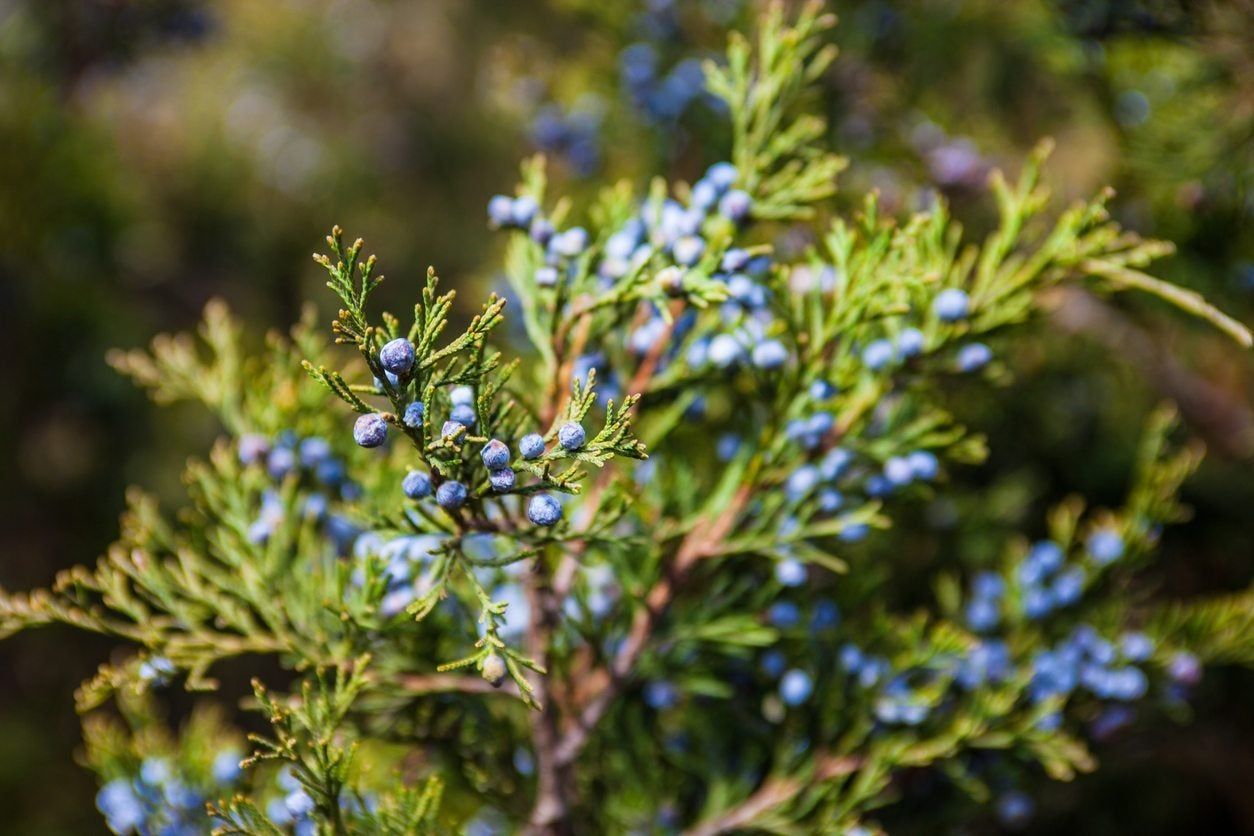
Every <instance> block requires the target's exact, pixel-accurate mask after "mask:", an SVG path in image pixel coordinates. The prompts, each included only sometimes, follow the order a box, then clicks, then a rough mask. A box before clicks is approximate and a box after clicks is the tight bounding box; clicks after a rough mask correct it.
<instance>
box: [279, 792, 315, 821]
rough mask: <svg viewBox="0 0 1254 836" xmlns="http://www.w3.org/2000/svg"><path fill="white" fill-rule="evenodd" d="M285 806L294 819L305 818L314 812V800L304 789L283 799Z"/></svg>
mask: <svg viewBox="0 0 1254 836" xmlns="http://www.w3.org/2000/svg"><path fill="white" fill-rule="evenodd" d="M283 806H284V807H286V808H287V812H288V813H289V814H291V815H292V816H293V817H294V818H298V819H300V818H304V817H306V816H308V815H309V814H310V813H312V812H313V810H314V800H313V798H312V797H310V795H309V793H307V792H305V791H304V790H303V789H298V790H293V791H292V792H290V793H288V795H287V797H286V798H284V799H283Z"/></svg>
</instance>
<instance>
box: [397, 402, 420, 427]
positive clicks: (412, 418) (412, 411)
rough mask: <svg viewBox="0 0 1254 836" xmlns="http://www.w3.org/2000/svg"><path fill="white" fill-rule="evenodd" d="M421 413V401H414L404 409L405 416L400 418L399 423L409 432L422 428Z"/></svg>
mask: <svg viewBox="0 0 1254 836" xmlns="http://www.w3.org/2000/svg"><path fill="white" fill-rule="evenodd" d="M422 413H423V406H422V401H414V402H413V403H411V404H410V405H409V406H407V407H405V414H404V415H402V416H401V423H403V424H404V425H405V426H407V427H409V428H410V429H411V430H416V429H418V428H419V427H421V426H422Z"/></svg>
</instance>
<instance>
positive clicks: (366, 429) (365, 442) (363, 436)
mask: <svg viewBox="0 0 1254 836" xmlns="http://www.w3.org/2000/svg"><path fill="white" fill-rule="evenodd" d="M387 437H388V424H387V421H384V420H383V416H382V415H380V414H379V413H377V412H371V413H370V414H368V415H362V416H361V417H360V418H358V419H357V423H355V424H353V440H354V441H356V442H357V443H358V444H360V445H361V446H362V447H378V446H379V445H380V444H382V443H383V442H384V441H386V440H387Z"/></svg>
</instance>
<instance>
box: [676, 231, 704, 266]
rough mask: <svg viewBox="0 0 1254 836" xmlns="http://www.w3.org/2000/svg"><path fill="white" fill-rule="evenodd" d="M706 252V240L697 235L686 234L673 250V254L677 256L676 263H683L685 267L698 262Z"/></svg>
mask: <svg viewBox="0 0 1254 836" xmlns="http://www.w3.org/2000/svg"><path fill="white" fill-rule="evenodd" d="M704 253H705V242H704V241H702V240H701V239H700V238H698V237H696V236H695V235H685V236H684V237H683V238H680V239H679V240H678V241H676V242H675V246H674V247H673V248H672V250H671V254H672V255H674V256H675V263H677V264H682V265H683V266H684V267H691V266H692V265H694V264H696V263H697V262H698V261H700V260H701V256H702V255H703V254H704Z"/></svg>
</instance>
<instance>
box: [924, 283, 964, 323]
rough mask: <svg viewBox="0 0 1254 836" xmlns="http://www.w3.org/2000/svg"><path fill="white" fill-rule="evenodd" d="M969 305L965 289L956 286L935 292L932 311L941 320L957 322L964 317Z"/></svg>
mask: <svg viewBox="0 0 1254 836" xmlns="http://www.w3.org/2000/svg"><path fill="white" fill-rule="evenodd" d="M970 307H971V300H970V298H969V297H968V296H967V294H966V291H964V290H960V289H958V288H956V287H951V288H947V289H945V290H942V291H941V292H940V293H938V294H936V298H935V299H933V300H932V311H933V312H934V313H935V314H936V318H937V319H939V320H941V321H942V322H957V321H958V320H960V319H963V318H964V317H966V315H967V312H968V310H969V309H970Z"/></svg>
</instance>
